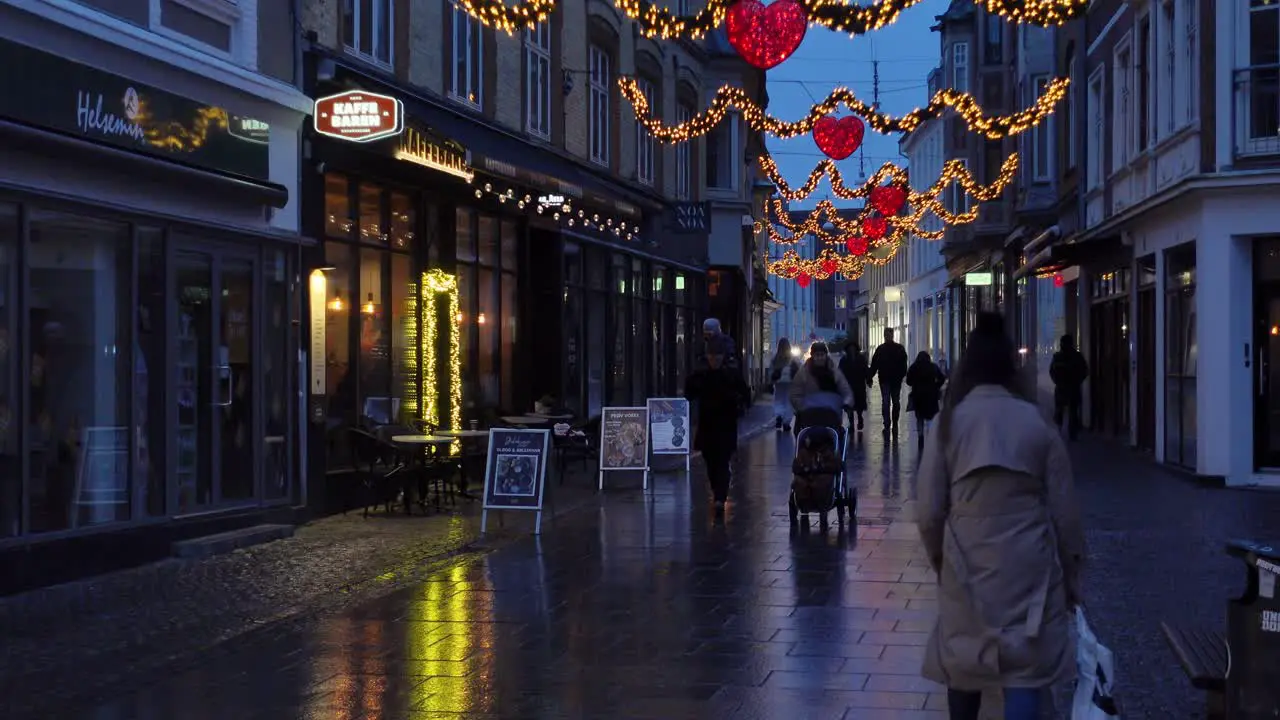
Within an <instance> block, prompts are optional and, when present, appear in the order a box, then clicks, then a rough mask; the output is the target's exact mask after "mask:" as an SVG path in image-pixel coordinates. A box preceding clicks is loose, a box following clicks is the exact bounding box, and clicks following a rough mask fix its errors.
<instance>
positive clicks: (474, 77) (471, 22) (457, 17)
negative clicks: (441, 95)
mask: <svg viewBox="0 0 1280 720" xmlns="http://www.w3.org/2000/svg"><path fill="white" fill-rule="evenodd" d="M450 5H451V7H452V8H453V15H452V24H451V25H450V31H451V34H452V38H453V45H452V50H453V52H452V57H450V58H449V61H448V62H449V77H448V83H449V85H448V96H449V99H450V100H453V101H454V102H457V103H459V104H462V105H466V106H467V107H470V108H473V109H476V110H479V109H480V108H482V107H483V106H484V25H483V24H482V23H481V22H480V21H479V20H476V19H475V18H473V17H471V15H470V14H468V13H467V11H466V10H464V9H462V7H461V6H459V5H458V4H457V3H456V2H453V3H450ZM459 21H461V24H460V22H459ZM460 28H465V30H464V31H463V32H465V35H460ZM460 37H465V38H466V40H467V62H466V64H465V65H462V64H460V63H459V62H458V40H459V38H460ZM473 63H474V65H473ZM463 74H465V76H466V77H465V85H466V86H465V88H464V87H460V80H462V77H461V76H462V75H463ZM464 91H465V92H466V93H470V92H474V93H475V99H474V100H473V99H472V98H471V97H469V95H468V94H463V93H464Z"/></svg>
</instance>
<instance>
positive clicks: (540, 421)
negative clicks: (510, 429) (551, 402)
mask: <svg viewBox="0 0 1280 720" xmlns="http://www.w3.org/2000/svg"><path fill="white" fill-rule="evenodd" d="M502 422H504V423H507V424H508V425H546V424H547V423H549V422H551V418H545V417H535V416H532V415H514V416H511V417H504V418H502Z"/></svg>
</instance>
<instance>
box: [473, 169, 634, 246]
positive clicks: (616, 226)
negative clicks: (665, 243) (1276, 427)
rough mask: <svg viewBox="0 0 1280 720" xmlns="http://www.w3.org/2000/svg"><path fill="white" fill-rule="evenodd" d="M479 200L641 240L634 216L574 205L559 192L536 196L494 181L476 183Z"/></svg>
mask: <svg viewBox="0 0 1280 720" xmlns="http://www.w3.org/2000/svg"><path fill="white" fill-rule="evenodd" d="M475 184H476V191H475V192H476V199H477V200H481V199H484V198H486V197H487V198H490V199H493V200H497V201H498V203H499V204H506V203H512V204H514V205H515V206H516V207H517V208H519V209H520V210H527V211H530V212H535V213H537V214H538V215H542V216H544V217H549V218H551V219H552V220H554V221H556V222H558V223H560V224H561V225H564V226H567V227H569V228H571V229H579V230H592V231H595V232H597V233H600V234H603V235H613V236H614V237H616V238H618V239H619V240H628V241H639V240H640V239H641V238H640V224H639V223H638V222H636V221H635V219H634V218H626V217H613V216H610V215H607V214H602V213H599V212H596V211H588V210H583V209H582V208H576V209H575V208H574V205H573V198H567V197H563V196H559V195H543V196H540V197H539V196H534V195H532V194H529V193H527V192H525V191H523V190H516V189H515V188H512V187H505V188H504V187H500V186H499V185H497V184H495V183H492V182H485V183H483V184H482V183H480V182H476V183H475Z"/></svg>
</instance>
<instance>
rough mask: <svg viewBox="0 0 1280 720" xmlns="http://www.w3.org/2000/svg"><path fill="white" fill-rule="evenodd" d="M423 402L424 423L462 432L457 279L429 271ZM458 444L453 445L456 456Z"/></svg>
mask: <svg viewBox="0 0 1280 720" xmlns="http://www.w3.org/2000/svg"><path fill="white" fill-rule="evenodd" d="M440 295H445V296H446V297H447V298H448V304H449V315H448V318H449V323H448V324H449V369H448V372H449V424H448V427H447V428H445V427H444V422H443V420H444V418H443V417H441V412H440V397H439V392H438V390H437V388H438V387H439V379H440V369H439V368H440V365H439V359H438V357H437V354H436V342H437V337H438V335H439V332H440V311H439V302H438V300H439V297H438V296H440ZM421 297H422V303H421V307H422V365H423V367H422V399H423V401H424V403H425V410H426V412H425V413H423V420H425V421H427V422H428V423H431V424H432V425H433V426H434V427H436V428H437V429H449V430H461V429H462V351H461V350H460V349H459V345H460V344H461V341H462V328H461V321H460V319H459V317H458V316H459V315H460V314H461V311H460V309H459V300H458V278H457V277H456V276H454V275H450V274H449V273H446V272H444V271H443V270H427V271H425V272H423V273H422V290H421ZM458 445H459V443H457V442H455V443H453V446H452V450H453V451H454V452H457V449H458Z"/></svg>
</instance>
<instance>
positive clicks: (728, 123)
mask: <svg viewBox="0 0 1280 720" xmlns="http://www.w3.org/2000/svg"><path fill="white" fill-rule="evenodd" d="M738 122H739V115H738V113H737V112H728V113H725V116H724V119H723V120H721V121H720V122H719V123H718V124H717V125H716V127H715V129H713V130H712V131H711V132H709V133H707V134H706V135H705V136H703V137H704V140H703V156H704V157H705V158H706V163H705V165H706V168H707V176H706V186H707V190H715V191H717V192H722V193H726V192H728V193H731V192H733V191H734V190H736V189H737V187H738V183H739V177H738V176H739V173H740V172H741V170H740V168H739V167H738V164H737V163H736V162H734V161H733V157H734V156H735V155H736V153H737V148H738ZM720 133H724V136H722V135H720ZM721 137H727V138H728V139H727V140H726V141H725V143H726V149H727V151H728V152H727V153H726V155H727V157H729V158H730V159H729V160H728V162H727V165H726V169H727V170H728V176H729V178H728V184H720V182H719V180H720V178H719V167H717V168H716V175H717V177H716V180H717V184H715V185H712V184H711V158H710V157H706V156H707V155H708V154H709V153H710V150H711V147H712V143H711V141H712V140H713V139H714V140H716V141H717V142H718V141H719V140H720V138H721ZM716 159H717V161H718V160H719V155H717V157H716ZM718 165H719V163H718V162H717V166H718Z"/></svg>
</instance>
